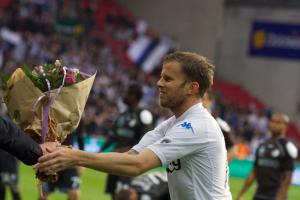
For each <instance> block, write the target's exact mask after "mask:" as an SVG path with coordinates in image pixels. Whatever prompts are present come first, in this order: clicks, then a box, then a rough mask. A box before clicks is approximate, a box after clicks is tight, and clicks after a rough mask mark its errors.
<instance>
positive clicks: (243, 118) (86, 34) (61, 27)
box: [0, 0, 272, 158]
mask: <svg viewBox="0 0 300 200" xmlns="http://www.w3.org/2000/svg"><path fill="white" fill-rule="evenodd" d="M6 2H7V3H6V4H5V3H4V2H3V3H2V4H3V5H0V8H1V10H0V34H1V37H0V69H1V72H5V73H11V72H12V71H13V70H14V69H15V68H16V67H19V66H22V65H23V64H26V65H28V66H36V65H39V64H41V63H53V62H54V61H55V60H56V59H58V58H59V59H61V60H63V62H64V64H65V65H66V66H68V67H76V68H79V69H80V70H82V71H84V72H86V73H90V74H92V73H95V72H96V71H97V78H96V80H95V83H94V86H93V88H92V91H91V94H90V97H89V100H88V103H87V106H86V109H85V114H84V117H83V124H84V129H85V131H84V132H85V133H86V134H88V135H95V136H101V137H104V138H105V137H107V136H108V134H109V130H110V129H111V126H112V124H113V121H114V120H115V118H116V116H117V114H118V113H120V112H121V111H122V110H124V105H123V104H122V101H121V98H120V94H122V91H123V90H124V86H126V85H127V84H128V83H129V82H130V80H136V81H138V82H139V83H140V84H141V85H142V86H143V90H144V97H143V99H142V101H141V104H142V105H143V107H145V108H147V109H149V110H151V112H152V113H153V114H154V116H155V120H156V121H157V122H159V121H161V120H162V119H165V118H166V117H167V116H169V114H170V113H169V112H168V111H166V110H162V109H161V108H160V107H159V106H158V104H157V102H156V100H155V99H156V96H157V90H156V86H155V84H156V80H157V79H158V76H159V74H158V73H157V70H155V69H154V70H153V71H152V72H151V73H149V72H145V71H144V70H142V69H141V68H140V67H139V66H137V65H135V64H134V62H131V61H130V59H129V58H128V57H127V55H126V52H127V49H128V47H129V45H130V44H131V43H132V42H133V40H134V38H136V37H137V35H138V34H140V33H139V31H140V29H138V28H137V26H138V24H139V23H138V21H137V20H136V19H134V18H133V17H131V15H130V14H128V12H126V11H125V10H124V9H122V8H121V7H120V6H119V5H117V4H116V3H114V2H113V1H88V0H85V1H62V0H55V1H34V0H32V1H6ZM98 11H101V12H100V14H99V12H98ZM147 34H148V33H147ZM111 77H113V78H111ZM271 113H272V110H271V109H265V110H259V109H256V108H255V107H254V106H251V105H249V106H248V107H240V106H236V105H235V103H234V102H229V103H228V102H225V101H223V99H222V94H218V95H217V99H216V104H215V106H214V109H213V114H214V116H216V117H221V118H222V119H224V120H225V121H227V122H228V123H229V125H230V126H231V128H232V132H233V136H234V138H235V142H236V144H237V145H238V147H241V148H238V149H240V150H241V155H240V156H241V157H240V158H246V157H247V156H248V154H253V152H254V150H255V149H256V147H257V145H258V144H259V143H260V142H261V141H263V140H264V139H265V138H266V137H267V136H268V133H267V127H268V121H269V118H270V116H271ZM244 154H245V155H244Z"/></svg>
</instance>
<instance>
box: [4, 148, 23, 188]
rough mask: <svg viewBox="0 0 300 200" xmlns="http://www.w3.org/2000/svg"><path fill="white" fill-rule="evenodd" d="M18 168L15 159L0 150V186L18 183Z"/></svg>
mask: <svg viewBox="0 0 300 200" xmlns="http://www.w3.org/2000/svg"><path fill="white" fill-rule="evenodd" d="M18 168H19V163H18V161H17V159H16V158H15V157H14V156H12V155H10V154H9V153H7V152H5V151H3V150H0V184H1V185H7V186H11V185H16V184H17V183H18V176H19V174H18Z"/></svg>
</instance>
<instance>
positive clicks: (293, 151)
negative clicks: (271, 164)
mask: <svg viewBox="0 0 300 200" xmlns="http://www.w3.org/2000/svg"><path fill="white" fill-rule="evenodd" d="M279 142H280V143H281V145H282V146H283V147H284V149H285V151H286V152H287V154H288V155H289V157H291V158H293V159H296V158H297V157H298V148H297V146H296V145H295V143H294V142H292V141H291V140H290V139H287V138H280V139H279Z"/></svg>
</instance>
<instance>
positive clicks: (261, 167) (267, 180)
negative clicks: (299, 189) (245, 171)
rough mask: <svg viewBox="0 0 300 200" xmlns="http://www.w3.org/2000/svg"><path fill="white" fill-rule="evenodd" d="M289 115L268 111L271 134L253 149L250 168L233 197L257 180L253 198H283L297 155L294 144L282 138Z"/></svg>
mask: <svg viewBox="0 0 300 200" xmlns="http://www.w3.org/2000/svg"><path fill="white" fill-rule="evenodd" d="M288 123H289V118H288V116H287V115H285V114H282V113H276V114H273V115H272V118H271V121H270V124H269V130H270V133H271V137H270V138H269V139H267V140H266V141H265V142H264V143H262V144H261V145H260V146H259V147H258V148H257V150H256V153H255V154H256V157H255V162H254V169H253V170H252V171H251V172H250V175H249V176H248V177H247V179H246V181H245V183H244V185H243V187H242V189H241V191H240V192H239V194H238V196H237V200H240V199H242V196H243V194H244V193H245V192H246V191H247V190H248V188H249V187H250V186H251V185H252V183H253V182H254V181H255V180H256V181H257V189H256V192H255V195H254V197H253V199H254V200H285V199H286V198H287V192H288V188H289V185H290V183H291V178H292V172H293V169H294V161H295V159H296V158H297V156H298V151H297V147H296V146H295V145H294V144H293V143H292V142H291V141H289V140H287V139H286V138H284V136H285V133H286V130H287V127H288Z"/></svg>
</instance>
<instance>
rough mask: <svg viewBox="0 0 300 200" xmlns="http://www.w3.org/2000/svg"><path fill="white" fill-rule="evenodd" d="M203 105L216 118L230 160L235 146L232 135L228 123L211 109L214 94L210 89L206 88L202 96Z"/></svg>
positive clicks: (212, 107) (234, 153) (213, 103)
mask: <svg viewBox="0 0 300 200" xmlns="http://www.w3.org/2000/svg"><path fill="white" fill-rule="evenodd" d="M202 103H203V106H204V107H205V108H206V109H207V110H208V111H209V112H210V113H211V114H212V115H213V116H214V117H215V118H216V121H217V122H218V124H219V126H220V128H221V130H222V133H223V135H224V139H225V145H226V149H227V159H228V162H230V161H231V160H232V159H234V157H235V156H236V148H235V145H234V136H233V134H232V132H231V128H230V126H229V124H228V123H227V122H226V121H224V120H223V119H221V118H220V117H219V116H215V114H214V112H213V109H214V106H215V94H214V93H213V91H212V90H208V91H207V92H206V93H205V94H204V96H203V98H202Z"/></svg>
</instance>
